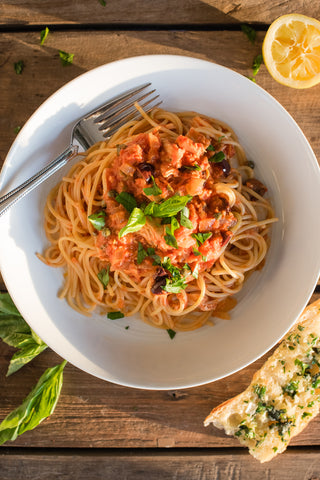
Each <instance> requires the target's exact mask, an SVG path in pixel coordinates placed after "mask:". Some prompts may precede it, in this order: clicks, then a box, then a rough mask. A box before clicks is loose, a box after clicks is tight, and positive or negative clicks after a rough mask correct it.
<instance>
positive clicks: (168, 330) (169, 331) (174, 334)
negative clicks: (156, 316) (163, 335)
mask: <svg viewBox="0 0 320 480" xmlns="http://www.w3.org/2000/svg"><path fill="white" fill-rule="evenodd" d="M167 332H168V335H169V337H170V338H171V340H172V339H173V338H174V337H175V336H176V333H177V332H175V331H174V330H172V329H171V328H168V329H167Z"/></svg>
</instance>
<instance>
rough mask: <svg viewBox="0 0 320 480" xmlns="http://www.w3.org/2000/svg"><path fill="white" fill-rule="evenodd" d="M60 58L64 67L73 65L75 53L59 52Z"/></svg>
mask: <svg viewBox="0 0 320 480" xmlns="http://www.w3.org/2000/svg"><path fill="white" fill-rule="evenodd" d="M59 57H60V60H61V63H62V65H63V66H64V67H66V66H67V65H71V64H72V62H73V57H74V53H67V52H64V51H63V50H59Z"/></svg>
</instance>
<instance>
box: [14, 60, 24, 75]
mask: <svg viewBox="0 0 320 480" xmlns="http://www.w3.org/2000/svg"><path fill="white" fill-rule="evenodd" d="M14 69H15V72H16V74H17V75H21V73H22V71H23V69H24V61H23V60H19V61H18V62H15V64H14Z"/></svg>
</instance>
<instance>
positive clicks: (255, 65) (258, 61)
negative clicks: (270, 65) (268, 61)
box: [252, 53, 263, 77]
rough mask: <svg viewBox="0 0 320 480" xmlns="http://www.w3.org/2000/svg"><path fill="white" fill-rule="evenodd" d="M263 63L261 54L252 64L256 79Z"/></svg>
mask: <svg viewBox="0 0 320 480" xmlns="http://www.w3.org/2000/svg"><path fill="white" fill-rule="evenodd" d="M262 63H263V56H262V54H261V53H259V54H258V55H257V56H256V57H254V59H253V62H252V74H253V76H254V77H255V76H256V75H257V73H258V72H259V70H260V67H261V64H262Z"/></svg>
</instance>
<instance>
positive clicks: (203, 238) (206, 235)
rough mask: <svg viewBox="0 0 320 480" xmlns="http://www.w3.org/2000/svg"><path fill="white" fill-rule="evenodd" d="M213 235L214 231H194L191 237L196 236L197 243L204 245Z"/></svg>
mask: <svg viewBox="0 0 320 480" xmlns="http://www.w3.org/2000/svg"><path fill="white" fill-rule="evenodd" d="M211 236H212V232H207V233H192V234H191V237H193V238H195V239H196V240H197V244H198V246H199V245H202V244H203V243H204V242H205V241H206V240H208V238H210V237H211Z"/></svg>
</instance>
